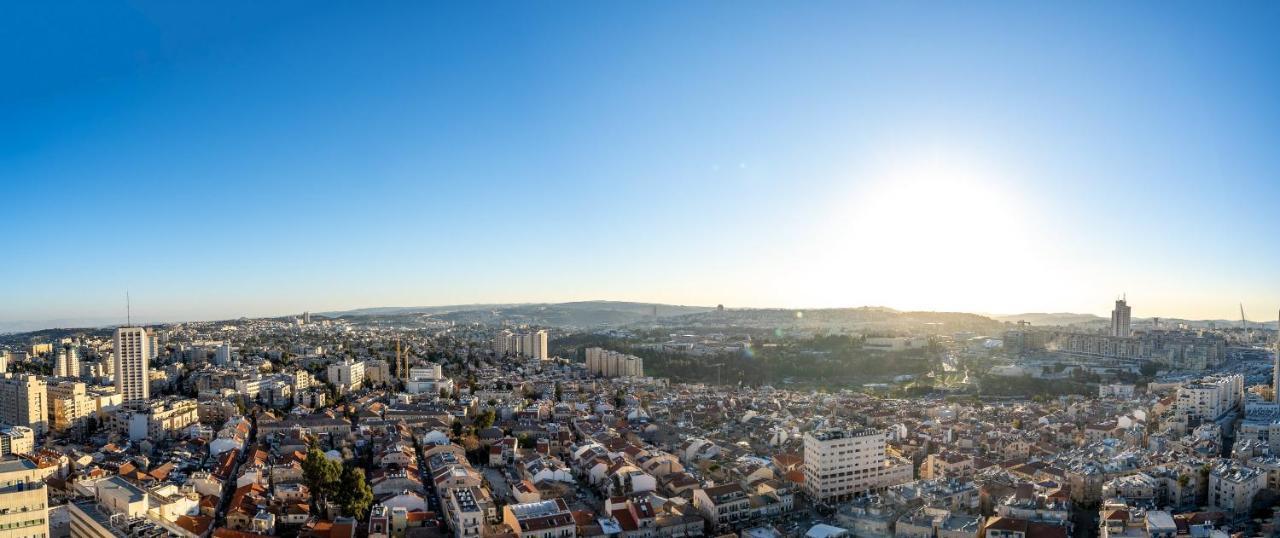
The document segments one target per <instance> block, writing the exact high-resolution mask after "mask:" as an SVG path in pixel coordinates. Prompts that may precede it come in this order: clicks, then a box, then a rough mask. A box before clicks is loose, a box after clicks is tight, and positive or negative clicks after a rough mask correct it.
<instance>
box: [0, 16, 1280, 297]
mask: <svg viewBox="0 0 1280 538" xmlns="http://www.w3.org/2000/svg"><path fill="white" fill-rule="evenodd" d="M1214 7H1217V6H1214V5H1210V4H1206V3H1190V2H1172V3H1170V2H1165V3H1138V2H1132V3H1124V4H1119V5H1117V4H1114V3H1102V2H1082V3H1072V4H1063V5H1059V6H1049V5H1043V4H1027V3H1012V2H1010V3H966V4H965V5H959V4H954V3H926V2H893V3H888V2H878V3H871V2H866V3H855V2H829V3H828V2H807V3H755V2H723V3H721V2H703V3H622V2H616V3H602V2H584V3H569V2H555V3H550V2H548V3H531V2H517V3H500V4H484V5H479V4H476V3H466V4H462V3H459V4H453V5H446V4H444V3H436V2H425V3H424V2H417V3H410V2H405V3H370V4H363V3H361V4H356V3H322V2H305V3H287V2H281V3H243V4H238V5H236V4H231V5H228V4H222V3H220V4H218V5H217V6H212V5H210V6H205V7H202V6H197V5H195V4H194V3H187V2H130V3H122V4H113V3H109V2H99V3H88V2H86V3H82V4H59V5H56V6H50V5H42V4H31V5H24V6H16V7H15V8H14V9H11V10H10V11H11V13H10V14H9V16H8V17H6V18H5V20H4V21H3V22H0V29H2V32H0V39H3V40H4V46H3V47H0V58H2V59H3V65H5V66H6V69H5V70H4V71H3V74H0V78H2V79H3V80H0V82H2V83H0V125H4V126H5V128H4V129H0V199H3V200H4V201H5V202H7V203H6V204H5V210H6V211H5V213H6V219H5V222H6V229H7V230H8V233H5V234H4V236H3V237H4V238H5V240H4V243H3V245H4V247H5V251H6V253H7V254H8V261H7V262H6V263H4V264H0V296H2V297H3V300H2V301H0V321H12V320H33V319H35V320H40V319H62V318H91V317H112V316H119V313H120V311H121V303H122V296H123V294H124V290H125V289H128V290H130V293H131V294H132V296H133V299H134V305H135V308H134V310H135V312H136V313H138V315H139V316H141V317H143V319H155V320H162V319H209V318H223V317H232V316H239V315H275V314H283V313H290V312H295V311H300V310H303V309H310V310H312V311H319V310H328V309H340V308H350V307H363V306H386V305H424V304H449V303H470V302H517V301H561V300H579V299H599V298H607V299H619V300H641V301H661V302H674V303H684V304H716V303H724V304H726V305H728V306H789V307H824V306H857V305H864V304H876V305H887V306H892V307H898V308H911V309H940V310H967V311H978V312H993V313H1013V312H1023V311H1079V312H1095V313H1105V312H1106V311H1107V310H1108V309H1109V308H1110V301H1111V300H1112V299H1113V298H1114V296H1115V295H1117V294H1120V293H1128V295H1129V298H1130V301H1131V303H1133V304H1134V307H1135V310H1134V315H1135V316H1150V315H1160V316H1186V317H1224V318H1233V317H1236V316H1237V314H1236V309H1237V304H1238V303H1240V302H1243V303H1244V304H1245V306H1246V309H1248V310H1250V311H1252V312H1256V314H1251V317H1255V318H1257V319H1264V318H1270V317H1272V314H1270V313H1273V312H1275V311H1276V309H1277V307H1280V279H1278V278H1276V277H1275V275H1276V272H1275V268H1277V267H1280V248H1276V242H1275V240H1274V238H1273V237H1274V234H1275V233H1276V232H1277V231H1278V230H1280V211H1277V207H1278V206H1280V204H1278V203H1280V152H1277V151H1276V150H1275V148H1277V147H1280V69H1276V66H1277V65H1280V36H1277V35H1276V34H1275V32H1274V31H1273V29H1274V28H1276V27H1277V25H1278V24H1280V5H1277V4H1275V3H1257V4H1250V3H1235V4H1231V6H1230V7H1231V8H1232V9H1231V10H1230V11H1227V10H1215V9H1212V8H1214Z"/></svg>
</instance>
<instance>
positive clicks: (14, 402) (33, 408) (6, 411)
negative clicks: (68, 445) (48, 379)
mask: <svg viewBox="0 0 1280 538" xmlns="http://www.w3.org/2000/svg"><path fill="white" fill-rule="evenodd" d="M48 397H49V395H48V387H47V386H46V385H45V381H44V379H41V378H40V377H38V376H34V375H29V374H4V377H3V378H0V422H4V423H5V424H9V425H13V426H26V427H28V428H31V429H33V430H35V432H36V435H44V434H46V433H48V432H49V409H48V406H49V403H48Z"/></svg>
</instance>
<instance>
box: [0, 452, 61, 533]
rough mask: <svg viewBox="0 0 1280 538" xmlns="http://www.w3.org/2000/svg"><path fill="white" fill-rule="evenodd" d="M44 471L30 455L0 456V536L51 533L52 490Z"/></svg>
mask: <svg viewBox="0 0 1280 538" xmlns="http://www.w3.org/2000/svg"><path fill="white" fill-rule="evenodd" d="M41 472H42V471H41V470H40V469H39V468H38V467H36V464H35V463H32V462H30V461H28V460H26V459H20V458H12V457H8V458H5V459H2V460H0V485H3V486H2V487H0V536H3V537H6V538H8V537H13V538H18V537H35V538H41V537H46V536H49V490H48V489H47V488H48V486H46V485H45V483H44V478H43V477H42V476H41Z"/></svg>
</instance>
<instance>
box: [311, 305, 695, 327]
mask: <svg viewBox="0 0 1280 538" xmlns="http://www.w3.org/2000/svg"><path fill="white" fill-rule="evenodd" d="M712 310H714V309H713V308H712V307H709V306H685V305H670V304H659V303H635V302H627V301H577V302H569V303H527V304H475V305H452V306H423V307H390V308H362V309H357V310H345V311H339V312H321V313H319V314H320V315H323V316H327V317H335V318H337V317H358V316H395V315H405V314H430V315H432V316H434V317H438V318H440V319H445V320H449V321H454V322H458V323H497V322H507V323H515V324H528V325H545V326H549V327H598V326H622V325H630V324H632V323H639V322H644V321H653V320H654V319H661V318H670V317H674V316H683V315H688V314H694V313H699V312H709V311H712ZM655 313H656V314H657V318H655V317H654V314H655Z"/></svg>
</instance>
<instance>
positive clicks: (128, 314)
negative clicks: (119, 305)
mask: <svg viewBox="0 0 1280 538" xmlns="http://www.w3.org/2000/svg"><path fill="white" fill-rule="evenodd" d="M124 326H125V327H132V326H133V303H132V301H130V300H129V290H124Z"/></svg>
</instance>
